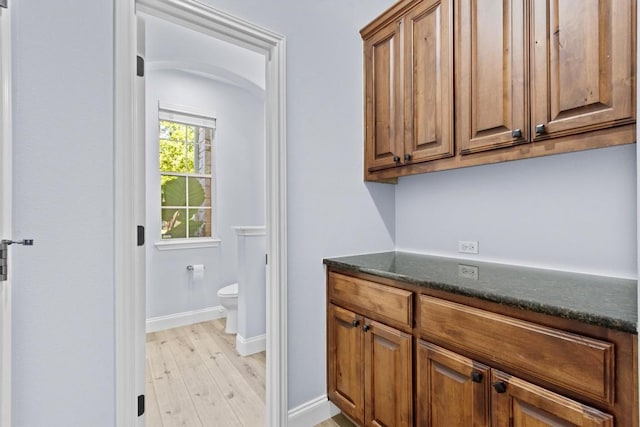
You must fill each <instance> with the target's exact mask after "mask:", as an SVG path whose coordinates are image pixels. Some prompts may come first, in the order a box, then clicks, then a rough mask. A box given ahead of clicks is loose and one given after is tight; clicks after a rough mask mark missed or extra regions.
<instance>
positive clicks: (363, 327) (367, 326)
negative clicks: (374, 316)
mask: <svg viewBox="0 0 640 427" xmlns="http://www.w3.org/2000/svg"><path fill="white" fill-rule="evenodd" d="M369 329H371V326H369V325H367V324H366V323H365V324H364V325H363V326H362V330H363V331H365V332H368V331H369Z"/></svg>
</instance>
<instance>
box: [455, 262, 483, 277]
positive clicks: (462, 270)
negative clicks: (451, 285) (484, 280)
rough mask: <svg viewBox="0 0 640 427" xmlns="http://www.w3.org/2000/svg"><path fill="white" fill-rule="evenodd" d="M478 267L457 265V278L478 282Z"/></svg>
mask: <svg viewBox="0 0 640 427" xmlns="http://www.w3.org/2000/svg"><path fill="white" fill-rule="evenodd" d="M478 270H479V269H478V267H476V266H474V265H464V264H458V276H460V277H464V278H465V279H472V280H478V275H479V272H478Z"/></svg>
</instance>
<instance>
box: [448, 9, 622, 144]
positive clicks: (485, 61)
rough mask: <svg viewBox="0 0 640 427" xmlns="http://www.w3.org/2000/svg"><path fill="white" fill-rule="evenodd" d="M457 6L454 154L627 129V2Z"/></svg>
mask: <svg viewBox="0 0 640 427" xmlns="http://www.w3.org/2000/svg"><path fill="white" fill-rule="evenodd" d="M457 4H458V8H459V9H458V12H459V13H458V14H457V21H456V25H455V27H456V40H457V46H458V49H457V57H456V73H457V76H458V80H457V92H456V93H457V98H456V106H457V118H458V121H457V141H458V144H459V150H460V154H462V155H465V154H471V153H477V152H479V151H486V150H492V149H496V148H501V147H507V146H511V145H517V144H522V143H527V142H530V141H534V142H536V141H544V140H548V139H550V138H553V137H559V136H567V135H572V134H580V133H583V132H587V131H593V130H596V129H602V128H606V127H611V126H615V125H618V124H622V123H625V122H626V123H629V122H632V121H633V118H634V108H633V99H634V97H633V92H632V89H633V87H634V85H633V81H632V80H633V67H634V62H633V54H634V52H635V50H634V49H633V48H634V43H633V37H632V36H633V34H634V33H633V32H632V28H633V25H632V24H633V16H635V12H634V7H633V3H632V2H631V1H626V0H608V1H606V0H603V1H601V0H587V1H582V0H551V1H542V0H534V1H531V2H525V1H524V0H505V1H501V2H497V1H496V2H488V3H479V2H475V1H472V0H460V1H459V2H458V3H457ZM527 5H529V8H527ZM528 29H530V30H528ZM529 70H530V71H529ZM559 149H560V150H561V148H559Z"/></svg>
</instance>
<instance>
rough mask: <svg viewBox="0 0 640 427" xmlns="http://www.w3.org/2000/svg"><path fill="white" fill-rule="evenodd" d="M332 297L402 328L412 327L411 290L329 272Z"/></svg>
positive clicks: (370, 315)
mask: <svg viewBox="0 0 640 427" xmlns="http://www.w3.org/2000/svg"><path fill="white" fill-rule="evenodd" d="M329 280H330V283H331V289H330V292H331V295H330V296H331V299H332V300H333V301H335V302H336V303H337V304H340V305H342V306H343V307H346V308H349V309H351V310H355V311H357V312H358V313H361V314H363V315H365V316H369V317H371V318H373V319H375V320H379V321H381V322H384V323H386V324H388V325H391V326H396V327H399V328H402V329H411V328H412V327H413V324H412V322H413V293H412V292H410V291H407V290H404V289H398V288H394V287H391V286H385V285H381V284H379V283H374V282H370V281H367V280H361V279H358V278H357V277H351V276H346V275H344V274H337V273H329Z"/></svg>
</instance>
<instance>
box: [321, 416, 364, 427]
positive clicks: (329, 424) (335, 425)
mask: <svg viewBox="0 0 640 427" xmlns="http://www.w3.org/2000/svg"><path fill="white" fill-rule="evenodd" d="M315 427H355V424H353V423H352V422H351V421H349V419H348V418H347V417H345V416H344V415H342V414H338V415H336V416H335V417H333V418H330V419H328V420H327V421H324V422H321V423H320V424H318V425H317V426H315Z"/></svg>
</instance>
